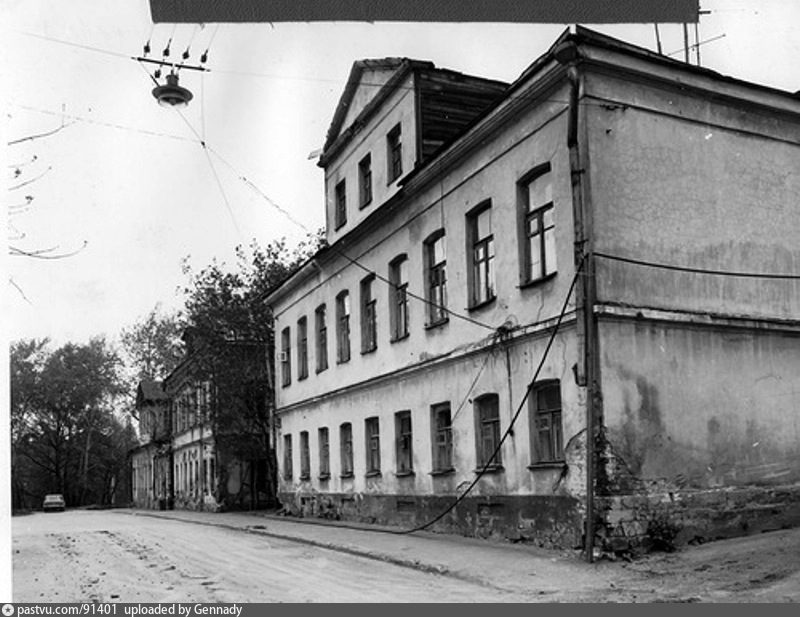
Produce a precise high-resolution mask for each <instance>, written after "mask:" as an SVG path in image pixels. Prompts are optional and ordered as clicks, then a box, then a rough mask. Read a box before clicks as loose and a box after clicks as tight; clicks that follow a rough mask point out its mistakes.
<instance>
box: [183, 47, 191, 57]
mask: <svg viewBox="0 0 800 617" xmlns="http://www.w3.org/2000/svg"><path fill="white" fill-rule="evenodd" d="M182 58H183V59H184V60H188V59H189V48H188V47H187V48H186V51H184V52H183V56H182Z"/></svg>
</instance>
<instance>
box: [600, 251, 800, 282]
mask: <svg viewBox="0 0 800 617" xmlns="http://www.w3.org/2000/svg"><path fill="white" fill-rule="evenodd" d="M594 255H595V256H596V257H601V258H603V259H610V260H612V261H621V262H624V263H629V264H634V265H636V266H644V267H648V268H658V269H660V270H674V271H677V272H692V273H695V274H710V275H712V276H731V277H740V278H756V279H778V280H800V274H770V273H761V272H736V271H731V270H712V269H708V268H691V267H688V266H675V265H672V264H665V263H657V262H654V261H645V260H643V259H633V258H631V257H620V256H619V255H609V254H608V253H598V252H595V253H594Z"/></svg>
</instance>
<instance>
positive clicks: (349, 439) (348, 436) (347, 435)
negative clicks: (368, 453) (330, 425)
mask: <svg viewBox="0 0 800 617" xmlns="http://www.w3.org/2000/svg"><path fill="white" fill-rule="evenodd" d="M339 452H340V454H341V458H342V461H341V462H342V477H343V478H352V477H353V425H352V424H350V423H349V422H345V423H344V424H342V425H341V426H340V427H339Z"/></svg>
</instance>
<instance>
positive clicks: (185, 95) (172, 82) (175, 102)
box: [153, 72, 193, 107]
mask: <svg viewBox="0 0 800 617" xmlns="http://www.w3.org/2000/svg"><path fill="white" fill-rule="evenodd" d="M153 96H154V97H155V98H156V100H157V101H158V104H159V105H161V106H162V107H186V106H187V105H188V104H189V101H191V100H192V97H193V95H192V93H191V92H190V91H189V90H187V89H186V88H184V87H182V86H179V85H178V74H177V73H174V72H171V73H170V74H169V75H167V83H166V84H164V85H163V86H156V87H155V88H153Z"/></svg>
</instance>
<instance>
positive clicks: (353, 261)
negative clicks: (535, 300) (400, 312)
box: [208, 147, 496, 332]
mask: <svg viewBox="0 0 800 617" xmlns="http://www.w3.org/2000/svg"><path fill="white" fill-rule="evenodd" d="M208 149H209V150H210V151H211V152H212V153H214V154H215V156H217V157H218V158H219V159H220V160H221V161H223V162H225V163H226V164H227V165H228V166H229V167H230V168H231V170H233V171H234V172H235V173H236V174H237V175H238V176H239V178H240V179H241V180H242V181H243V182H244V183H245V184H247V185H248V186H250V187H251V188H252V189H253V190H255V191H256V192H257V193H258V194H259V195H260V196H261V197H262V198H263V199H265V200H266V201H267V203H269V204H270V205H271V206H272V207H274V208H275V209H276V210H278V212H280V213H281V214H283V215H284V216H285V217H286V218H287V219H288V220H289V221H291V222H292V223H294V224H295V225H297V226H298V227H299V228H300V229H302V230H303V231H305V232H306V233H307V234H312V235H313V232H312V231H311V230H310V229H308V227H307V226H306V225H304V224H303V223H301V222H300V221H298V220H297V219H295V218H294V217H293V216H292V215H291V214H290V213H289V212H288V211H287V210H286V209H284V208H283V207H281V206H279V205H278V204H277V203H275V201H274V200H273V199H270V197H269V196H267V195H266V193H264V192H263V191H262V190H261V189H260V188H258V187H257V186H256V185H255V184H254V183H253V182H251V181H250V180H248V179H247V178H245V177H244V176H243V175H241V174H240V173H239V172H238V171H236V168H235V167H233V166H232V165H231V164H230V163H228V162H227V161H226V160H225V159H224V158H223V157H222V156H221V155H220V154H219V153H218V152H216V151H215V150H214V149H213V148H211V147H208ZM327 248H328V249H329V250H331V251H333V252H334V253H336V254H337V255H339V256H340V257H342V258H344V259H345V260H346V261H348V262H349V263H350V264H352V265H354V266H356V267H357V268H360V269H361V270H363V271H364V272H366V273H367V274H370V275H372V276H374V277H375V278H376V279H378V280H380V281H381V282H383V283H386V284H387V285H389V286H390V287H392V288H394V289H395V290H397V289H399V286H398V285H397V284H395V283H393V282H392V281H390V280H389V279H388V278H386V277H385V276H383V275H382V274H380V273H378V272H376V271H375V270H372V269H371V268H368V267H367V266H365V265H364V264H362V263H361V262H360V261H358V260H357V259H354V258H353V257H350V256H349V255H348V254H347V253H345V252H344V251H342V250H341V249H339V248H338V247H337V246H336V245H335V244H332V245H328V246H327ZM405 293H406V295H407V296H408V297H409V298H413V299H415V300H418V301H419V302H422V303H424V304H426V305H428V306H431V307H434V308H437V309H441V310H443V311H445V312H446V313H447V314H448V315H452V316H453V317H455V318H457V319H461V320H463V321H466V322H469V323H471V324H473V325H476V326H480V327H481V328H485V329H487V330H491V331H492V332H494V331H495V330H496V327H495V326H492V325H489V324H486V323H483V322H482V321H479V320H477V319H474V318H472V317H469V316H468V315H464V314H462V313H459V312H457V311H453V310H450V309H448V308H447V307H446V306H442V305H439V304H437V303H435V302H433V301H431V300H429V299H428V298H425V297H424V296H421V295H419V294H416V293H414V292H411V291H408V289H406V292H405Z"/></svg>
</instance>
